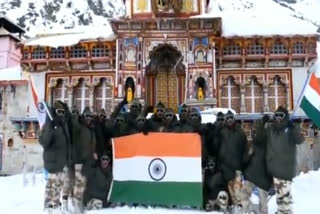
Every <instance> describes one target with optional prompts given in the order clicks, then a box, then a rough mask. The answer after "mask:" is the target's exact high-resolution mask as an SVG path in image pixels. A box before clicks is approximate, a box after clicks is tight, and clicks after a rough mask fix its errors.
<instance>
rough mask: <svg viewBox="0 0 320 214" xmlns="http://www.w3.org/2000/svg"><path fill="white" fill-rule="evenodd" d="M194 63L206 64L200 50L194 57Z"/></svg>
mask: <svg viewBox="0 0 320 214" xmlns="http://www.w3.org/2000/svg"><path fill="white" fill-rule="evenodd" d="M194 61H196V62H206V59H205V55H204V52H203V51H202V50H199V51H197V54H196V55H195V59H194Z"/></svg>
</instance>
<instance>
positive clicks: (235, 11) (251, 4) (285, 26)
mask: <svg viewBox="0 0 320 214" xmlns="http://www.w3.org/2000/svg"><path fill="white" fill-rule="evenodd" d="M308 2H309V3H310V4H304V7H303V8H298V9H299V11H303V12H304V13H303V14H309V12H311V11H312V12H311V14H312V15H313V17H317V18H318V20H317V21H318V22H319V23H320V17H319V15H317V14H318V13H319V10H320V2H319V1H316V0H310V1H308ZM299 5H300V4H299ZM298 9H297V10H298ZM208 11H209V12H208V13H205V14H202V15H200V16H194V18H199V17H201V18H210V17H221V18H222V35H223V36H225V37H232V36H254V35H261V36H271V35H285V36H287V35H296V34H302V35H309V34H310V35H315V34H316V31H317V28H318V27H317V26H316V25H314V24H311V23H310V22H308V21H304V20H301V19H298V18H296V17H295V16H298V15H297V14H296V13H294V12H293V11H292V10H290V9H289V8H286V7H280V6H279V4H277V3H275V2H274V1H272V0H263V1H261V0H260V1H253V0H238V1H231V0H211V1H210V4H209V8H208ZM312 15H309V16H308V17H311V16H312ZM313 20H315V18H314V19H313ZM314 22H316V21H314Z"/></svg>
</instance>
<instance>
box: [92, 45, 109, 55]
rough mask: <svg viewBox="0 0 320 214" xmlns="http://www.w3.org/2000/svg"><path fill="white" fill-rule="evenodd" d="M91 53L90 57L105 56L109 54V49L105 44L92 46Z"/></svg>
mask: <svg viewBox="0 0 320 214" xmlns="http://www.w3.org/2000/svg"><path fill="white" fill-rule="evenodd" d="M91 55H92V57H107V56H109V49H108V47H107V46H105V45H98V46H94V47H93V48H92V51H91Z"/></svg>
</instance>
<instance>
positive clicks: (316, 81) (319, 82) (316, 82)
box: [309, 73, 320, 96]
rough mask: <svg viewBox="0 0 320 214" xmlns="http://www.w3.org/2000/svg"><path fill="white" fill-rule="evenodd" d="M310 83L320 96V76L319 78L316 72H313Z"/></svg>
mask: <svg viewBox="0 0 320 214" xmlns="http://www.w3.org/2000/svg"><path fill="white" fill-rule="evenodd" d="M309 85H310V86H311V88H313V90H315V91H316V92H317V93H318V95H319V96H320V78H317V77H316V75H315V73H312V76H311V78H310V82H309Z"/></svg>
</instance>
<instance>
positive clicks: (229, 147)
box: [217, 111, 248, 211]
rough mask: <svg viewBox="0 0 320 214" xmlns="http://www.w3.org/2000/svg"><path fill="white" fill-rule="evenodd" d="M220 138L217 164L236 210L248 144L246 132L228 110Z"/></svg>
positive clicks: (239, 203)
mask: <svg viewBox="0 0 320 214" xmlns="http://www.w3.org/2000/svg"><path fill="white" fill-rule="evenodd" d="M220 140H221V141H220V145H219V152H218V163H217V166H218V170H219V171H221V172H222V175H223V177H224V179H225V180H226V181H227V182H228V190H229V193H230V195H231V199H232V203H233V205H234V206H233V209H234V210H235V211H237V210H238V209H240V207H241V199H240V190H241V185H242V172H241V171H242V169H243V167H244V166H245V164H246V162H247V161H248V144H247V137H246V134H245V133H244V131H243V130H242V128H241V126H239V125H238V124H237V123H236V121H235V118H234V114H233V113H232V112H231V111H228V112H227V114H226V116H225V123H224V126H223V128H222V129H221V133H220Z"/></svg>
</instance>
